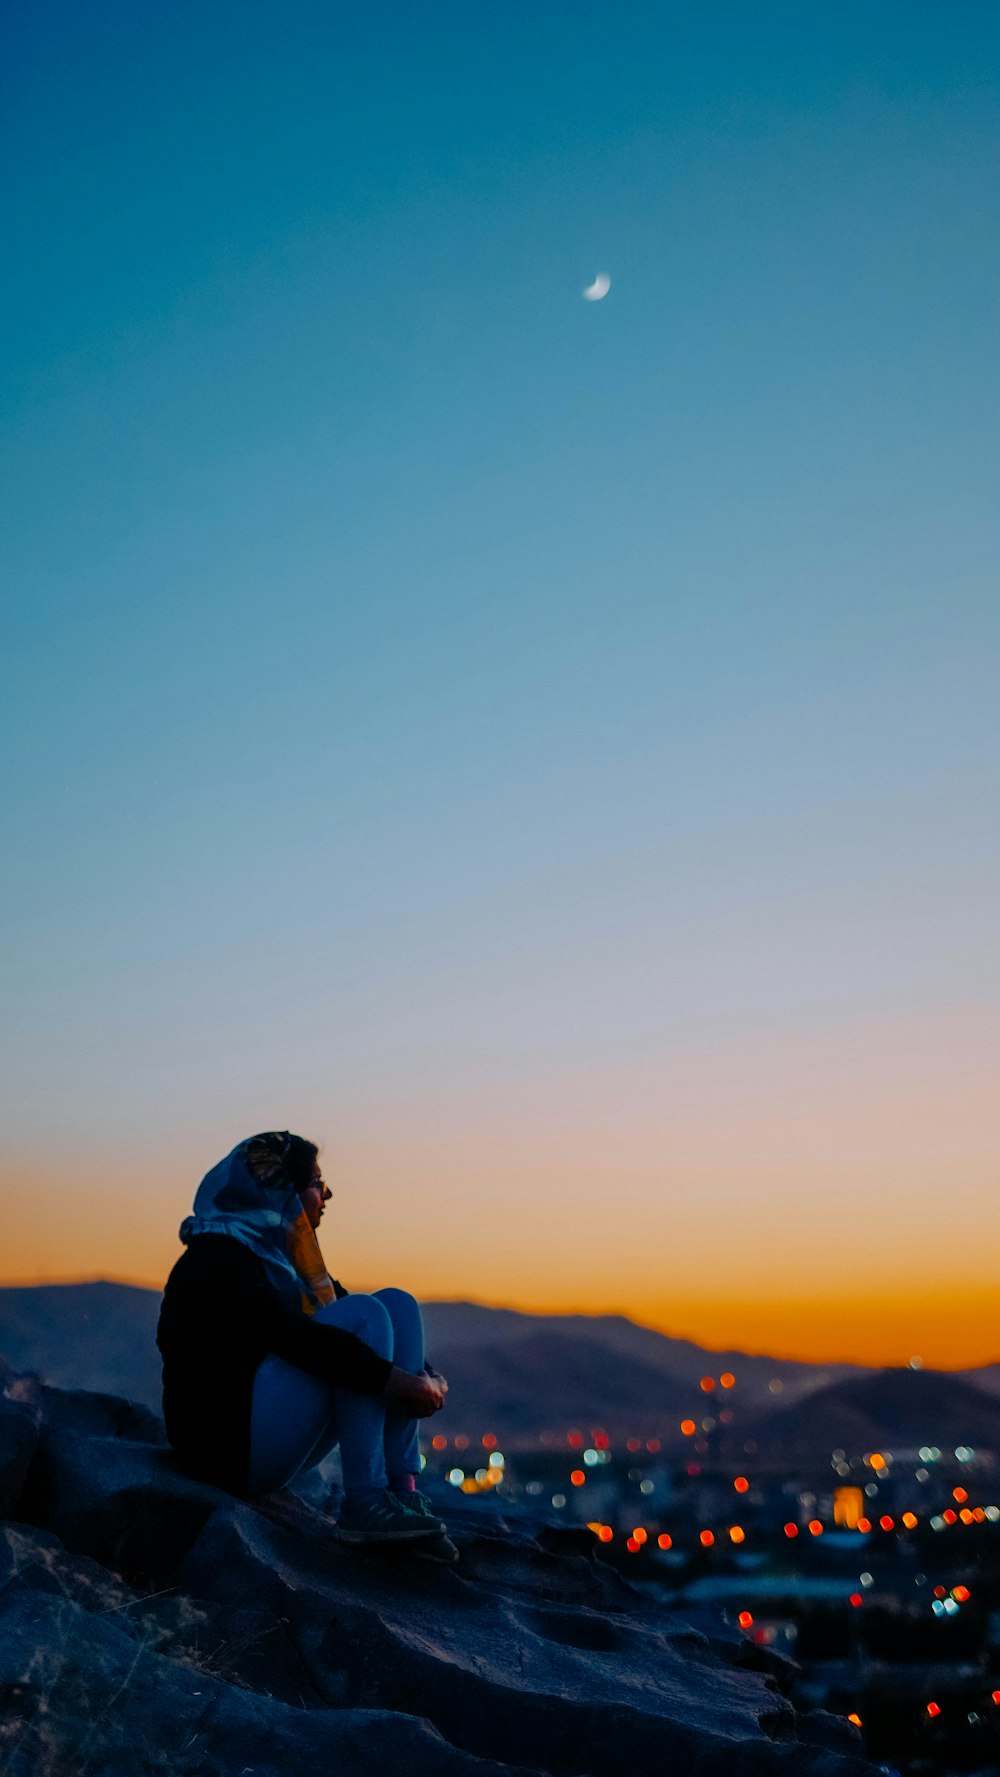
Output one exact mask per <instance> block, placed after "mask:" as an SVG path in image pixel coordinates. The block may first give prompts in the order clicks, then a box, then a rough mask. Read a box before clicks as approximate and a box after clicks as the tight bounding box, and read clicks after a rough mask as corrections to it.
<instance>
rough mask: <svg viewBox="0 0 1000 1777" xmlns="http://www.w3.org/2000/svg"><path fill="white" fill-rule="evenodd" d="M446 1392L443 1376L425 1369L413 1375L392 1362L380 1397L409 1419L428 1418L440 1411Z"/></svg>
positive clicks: (446, 1386)
mask: <svg viewBox="0 0 1000 1777" xmlns="http://www.w3.org/2000/svg"><path fill="white" fill-rule="evenodd" d="M447 1393H448V1384H447V1382H446V1381H445V1379H444V1377H443V1376H438V1375H433V1376H432V1375H428V1374H427V1372H426V1371H425V1372H424V1373H423V1374H422V1375H420V1376H414V1375H412V1374H411V1372H410V1371H409V1370H401V1369H399V1367H398V1365H396V1364H393V1366H392V1369H391V1371H390V1372H389V1380H388V1382H387V1383H386V1385H385V1388H384V1390H383V1391H382V1398H383V1400H384V1401H386V1403H387V1404H388V1405H389V1406H390V1407H393V1408H395V1409H396V1411H397V1412H399V1413H405V1414H407V1416H408V1417H409V1418H411V1419H429V1418H430V1416H431V1414H432V1413H440V1411H441V1408H442V1407H443V1406H444V1401H445V1396H446V1394H447Z"/></svg>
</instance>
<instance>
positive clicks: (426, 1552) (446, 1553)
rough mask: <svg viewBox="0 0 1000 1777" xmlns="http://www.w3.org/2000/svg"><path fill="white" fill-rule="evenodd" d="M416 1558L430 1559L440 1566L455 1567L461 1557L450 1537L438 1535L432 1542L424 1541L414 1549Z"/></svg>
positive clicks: (418, 1559) (420, 1559)
mask: <svg viewBox="0 0 1000 1777" xmlns="http://www.w3.org/2000/svg"><path fill="white" fill-rule="evenodd" d="M413 1556H414V1560H416V1561H430V1562H433V1563H435V1564H436V1565H437V1566H438V1567H454V1565H455V1563H456V1561H457V1560H458V1558H459V1555H458V1550H457V1549H456V1547H455V1545H454V1543H453V1542H452V1541H451V1539H450V1537H447V1536H436V1537H435V1538H434V1541H433V1542H432V1543H422V1544H421V1546H420V1548H419V1549H414V1551H413Z"/></svg>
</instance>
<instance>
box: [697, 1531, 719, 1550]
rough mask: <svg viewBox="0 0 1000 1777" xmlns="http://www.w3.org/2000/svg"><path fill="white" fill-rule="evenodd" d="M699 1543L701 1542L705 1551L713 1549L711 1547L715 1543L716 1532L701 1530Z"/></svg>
mask: <svg viewBox="0 0 1000 1777" xmlns="http://www.w3.org/2000/svg"><path fill="white" fill-rule="evenodd" d="M698 1541H699V1542H700V1544H701V1546H702V1548H703V1549H710V1548H711V1547H712V1544H713V1543H714V1541H715V1532H714V1530H701V1531H699V1533H698Z"/></svg>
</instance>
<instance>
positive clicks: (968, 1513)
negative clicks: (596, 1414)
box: [425, 1371, 1000, 1777]
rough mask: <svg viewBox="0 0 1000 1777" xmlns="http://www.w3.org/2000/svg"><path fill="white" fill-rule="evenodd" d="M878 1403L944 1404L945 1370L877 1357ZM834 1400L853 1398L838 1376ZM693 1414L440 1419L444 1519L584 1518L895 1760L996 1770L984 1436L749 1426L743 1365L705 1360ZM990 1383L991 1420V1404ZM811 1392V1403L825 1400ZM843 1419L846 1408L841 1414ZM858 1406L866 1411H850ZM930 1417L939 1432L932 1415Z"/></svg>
mask: <svg viewBox="0 0 1000 1777" xmlns="http://www.w3.org/2000/svg"><path fill="white" fill-rule="evenodd" d="M862 1390H865V1391H866V1392H867V1396H868V1405H869V1407H870V1406H871V1405H872V1404H873V1396H874V1395H877V1394H878V1392H879V1391H881V1397H882V1399H883V1402H884V1415H883V1416H885V1414H886V1413H888V1415H889V1416H890V1417H895V1419H896V1421H897V1422H899V1421H906V1420H910V1419H913V1418H914V1417H915V1416H916V1417H918V1416H919V1415H920V1413H921V1409H923V1412H924V1414H925V1415H926V1416H927V1417H928V1418H929V1419H930V1418H934V1419H936V1420H939V1421H941V1420H944V1421H946V1422H949V1424H948V1425H946V1427H945V1429H950V1422H951V1421H952V1420H953V1419H954V1414H953V1412H952V1411H951V1410H950V1408H951V1405H952V1403H953V1399H954V1396H955V1393H956V1391H964V1385H963V1384H962V1383H961V1382H959V1381H957V1379H953V1378H950V1377H945V1376H939V1375H932V1374H928V1373H924V1374H920V1373H919V1372H916V1373H915V1372H913V1371H883V1372H878V1373H876V1374H875V1376H874V1377H873V1378H869V1379H866V1381H865V1382H864V1383H862V1384H855V1385H854V1387H853V1403H850V1404H853V1405H854V1407H855V1408H856V1406H857V1397H858V1395H859V1393H860V1392H861V1391H862ZM826 1392H828V1393H829V1394H830V1395H831V1396H833V1395H835V1394H836V1395H837V1397H838V1399H837V1402H836V1403H834V1402H833V1401H831V1402H829V1403H828V1405H829V1407H830V1408H831V1411H830V1412H829V1414H828V1417H829V1419H830V1421H831V1422H835V1421H836V1419H837V1417H838V1414H837V1413H836V1411H835V1410H833V1409H834V1407H835V1405H838V1404H839V1405H840V1407H841V1409H843V1407H844V1406H845V1389H844V1387H841V1388H840V1389H839V1390H830V1391H826ZM697 1393H698V1396H699V1398H698V1399H697V1401H694V1400H693V1401H692V1404H691V1411H690V1414H689V1415H687V1416H685V1417H684V1418H683V1419H681V1420H679V1421H676V1422H675V1423H674V1424H673V1425H672V1426H670V1427H661V1428H659V1429H658V1430H657V1432H655V1433H653V1432H650V1431H649V1430H648V1428H643V1427H641V1426H636V1427H635V1428H634V1431H633V1433H632V1434H631V1435H629V1434H625V1435H622V1434H621V1433H619V1432H618V1431H614V1432H613V1431H611V1430H609V1429H607V1428H605V1427H602V1426H598V1425H588V1426H581V1425H577V1426H570V1427H568V1428H566V1429H565V1430H564V1431H560V1432H542V1433H539V1434H536V1435H535V1436H534V1437H533V1438H532V1439H527V1438H525V1437H523V1436H522V1437H519V1436H517V1435H516V1434H512V1435H511V1437H509V1438H506V1439H504V1440H501V1439H499V1438H498V1436H497V1434H496V1432H494V1431H491V1430H483V1431H480V1432H476V1433H473V1432H471V1431H469V1432H458V1433H452V1434H450V1435H449V1434H445V1433H444V1432H443V1431H441V1432H437V1433H434V1434H433V1435H431V1436H429V1437H428V1438H427V1440H426V1455H425V1462H426V1469H425V1481H426V1484H427V1486H428V1489H429V1491H431V1493H432V1494H433V1496H434V1498H435V1499H436V1501H437V1502H438V1503H439V1505H441V1507H442V1508H443V1509H446V1510H447V1509H450V1511H451V1514H452V1516H453V1517H456V1516H458V1517H462V1518H464V1517H466V1515H467V1513H468V1512H469V1510H470V1508H471V1509H472V1510H475V1511H477V1512H481V1511H488V1512H490V1513H493V1512H498V1511H499V1512H501V1513H503V1514H504V1515H509V1516H512V1517H517V1518H521V1517H530V1518H534V1519H536V1520H537V1519H543V1520H546V1521H548V1522H550V1523H558V1524H564V1525H566V1526H576V1527H579V1528H580V1529H584V1530H587V1531H589V1533H590V1534H591V1536H592V1537H593V1539H594V1544H595V1552H596V1553H597V1554H598V1557H599V1559H601V1560H602V1561H606V1562H611V1563H613V1564H614V1565H615V1566H617V1567H619V1568H620V1569H621V1570H622V1572H624V1573H625V1575H626V1576H627V1578H628V1579H629V1580H630V1581H631V1582H632V1583H634V1584H637V1585H639V1586H641V1587H644V1588H648V1589H649V1591H650V1592H651V1593H652V1594H653V1595H655V1597H656V1598H657V1600H658V1601H659V1602H660V1603H661V1604H663V1605H665V1606H667V1607H675V1608H683V1609H685V1610H686V1611H691V1610H692V1609H697V1608H698V1607H702V1606H711V1607H713V1608H715V1609H718V1608H720V1607H721V1609H722V1610H723V1611H724V1613H725V1614H726V1616H727V1617H728V1619H729V1620H730V1621H731V1622H732V1623H733V1624H734V1625H737V1626H738V1627H739V1628H740V1629H741V1630H742V1631H743V1632H744V1633H745V1634H746V1635H747V1636H748V1637H750V1638H752V1640H753V1641H754V1642H755V1643H756V1644H757V1645H758V1646H759V1647H760V1648H762V1649H770V1650H772V1651H773V1653H774V1654H776V1655H779V1656H780V1655H787V1656H790V1657H791V1658H792V1659H794V1661H795V1663H796V1665H797V1666H798V1667H799V1668H800V1677H799V1678H798V1680H797V1682H796V1685H795V1689H794V1691H793V1698H794V1701H795V1702H796V1704H797V1705H798V1706H799V1707H801V1708H806V1709H811V1708H823V1709H826V1710H830V1711H832V1712H834V1713H836V1714H838V1715H841V1716H843V1717H846V1718H847V1719H849V1720H850V1721H852V1722H854V1723H855V1724H856V1726H857V1728H858V1730H859V1732H860V1734H861V1735H862V1737H863V1740H864V1743H865V1746H866V1749H867V1751H868V1753H869V1754H870V1756H871V1757H872V1758H874V1759H875V1760H877V1761H878V1762H879V1763H881V1764H883V1765H884V1766H886V1767H888V1768H889V1769H890V1770H895V1771H898V1772H900V1773H901V1774H903V1777H919V1774H929V1773H935V1774H936V1777H943V1774H945V1773H951V1772H955V1773H958V1772H963V1773H968V1772H976V1773H987V1772H994V1771H1000V1475H998V1473H997V1468H996V1464H995V1461H994V1457H993V1455H992V1452H991V1451H989V1450H986V1449H981V1448H977V1447H976V1446H975V1445H973V1444H965V1443H950V1444H949V1443H945V1442H942V1441H940V1439H939V1438H938V1439H937V1441H935V1439H936V1433H935V1426H934V1425H933V1424H930V1423H929V1424H928V1425H927V1426H926V1428H925V1431H926V1441H923V1439H921V1437H920V1436H919V1435H917V1434H915V1433H904V1436H909V1437H910V1441H909V1442H906V1443H903V1442H902V1441H898V1440H897V1441H896V1442H895V1443H894V1445H893V1447H891V1448H890V1447H886V1448H882V1449H875V1448H870V1447H869V1448H864V1449H862V1448H852V1447H851V1444H850V1442H849V1441H844V1442H842V1443H840V1444H834V1445H832V1446H829V1447H827V1448H825V1449H823V1448H821V1447H820V1446H821V1444H822V1432H821V1425H822V1419H823V1413H822V1412H820V1413H819V1414H816V1413H814V1414H813V1415H812V1420H811V1423H809V1424H806V1425H805V1426H803V1419H804V1418H805V1413H804V1411H803V1413H797V1414H796V1415H795V1422H796V1432H797V1437H796V1440H795V1442H793V1443H791V1444H790V1443H789V1441H788V1433H787V1430H786V1426H785V1415H784V1414H778V1413H776V1414H774V1415H773V1416H772V1421H773V1433H774V1436H773V1438H769V1437H768V1436H767V1431H766V1424H767V1422H766V1420H765V1421H764V1422H763V1424H762V1422H761V1419H760V1418H759V1416H758V1417H755V1418H754V1421H753V1425H754V1430H755V1433H756V1435H754V1436H743V1435H741V1427H740V1419H741V1414H740V1404H739V1403H740V1388H739V1375H738V1372H734V1371H723V1372H721V1373H720V1374H718V1375H715V1376H705V1377H704V1378H703V1379H702V1381H701V1384H700V1389H698V1390H697ZM981 1399H982V1410H983V1418H984V1419H987V1418H989V1417H990V1416H991V1415H992V1413H993V1411H994V1403H992V1402H991V1401H989V1400H988V1399H987V1398H986V1397H985V1396H984V1397H981ZM817 1404H818V1403H817ZM840 1417H843V1413H842V1412H841V1415H840ZM855 1417H856V1418H859V1419H860V1418H862V1417H863V1416H862V1415H861V1414H859V1413H857V1412H855ZM941 1429H942V1428H941V1427H940V1426H938V1428H937V1431H938V1432H940V1431H941Z"/></svg>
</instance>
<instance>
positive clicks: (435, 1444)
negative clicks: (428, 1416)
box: [431, 1432, 448, 1450]
mask: <svg viewBox="0 0 1000 1777" xmlns="http://www.w3.org/2000/svg"><path fill="white" fill-rule="evenodd" d="M447 1448H448V1440H447V1438H446V1437H443V1436H442V1434H441V1432H438V1434H437V1437H436V1438H432V1439H431V1449H432V1450H447Z"/></svg>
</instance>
